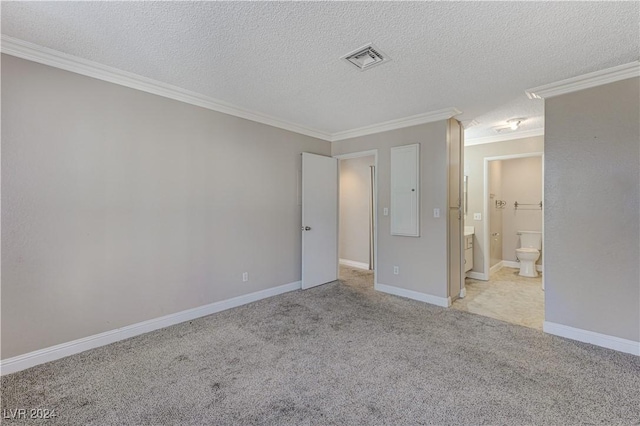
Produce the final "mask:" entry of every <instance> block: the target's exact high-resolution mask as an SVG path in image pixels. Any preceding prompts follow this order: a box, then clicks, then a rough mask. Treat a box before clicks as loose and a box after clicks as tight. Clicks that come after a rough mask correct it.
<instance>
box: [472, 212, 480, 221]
mask: <svg viewBox="0 0 640 426" xmlns="http://www.w3.org/2000/svg"><path fill="white" fill-rule="evenodd" d="M473 220H482V213H474V214H473Z"/></svg>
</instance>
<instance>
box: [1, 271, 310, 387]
mask: <svg viewBox="0 0 640 426" xmlns="http://www.w3.org/2000/svg"><path fill="white" fill-rule="evenodd" d="M301 284H302V282H301V281H296V282H292V283H289V284H284V285H281V286H278V287H273V288H268V289H266V290H261V291H256V292H255V293H249V294H244V295H242V296H238V297H234V298H231V299H227V300H222V301H220V302H215V303H210V304H208V305H204V306H199V307H197V308H192V309H187V310H185V311H181V312H176V313H175V314H169V315H165V316H162V317H159V318H154V319H151V320H147V321H143V322H139V323H137V324H132V325H128V326H126V327H122V328H118V329H115V330H111V331H106V332H104V333H100V334H94V335H93V336H88V337H83V338H81V339H77V340H73V341H71V342H66V343H61V344H59V345H55V346H51V347H48V348H44V349H39V350H37V351H33V352H29V353H26V354H23V355H18V356H15V357H13V358H7V359H3V360H1V361H0V375H5V374H11V373H15V372H16V371H20V370H24V369H26V368H29V367H33V366H35V365H39V364H44V363H45V362H50V361H55V360H56V359H60V358H64V357H67V356H69V355H74V354H77V353H80V352H84V351H86V350H89V349H93V348H97V347H100V346H104V345H108V344H110V343H114V342H117V341H119V340H124V339H128V338H130V337H134V336H138V335H140V334H144V333H148V332H150V331H154V330H158V329H160V328H165V327H169V326H171V325H175V324H179V323H181V322H185V321H190V320H193V319H196V318H200V317H204V316H207V315H211V314H214V313H216V312H221V311H225V310H227V309H231V308H235V307H238V306H242V305H246V304H247V303H251V302H255V301H258V300H260V299H266V298H267V297H272V296H277V295H278V294H282V293H287V292H289V291H293V290H299V289H300V288H301Z"/></svg>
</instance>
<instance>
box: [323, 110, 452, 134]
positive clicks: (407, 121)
mask: <svg viewBox="0 0 640 426" xmlns="http://www.w3.org/2000/svg"><path fill="white" fill-rule="evenodd" d="M458 114H461V111H460V110H459V109H457V108H453V107H452V108H445V109H441V110H438V111H432V112H427V113H424V114H417V115H412V116H409V117H404V118H398V119H396V120H390V121H385V122H383V123H379V124H372V125H370V126H364V127H359V128H357V129H352V130H346V131H344V132H337V133H334V134H333V138H332V141H333V142H336V141H341V140H344V139H350V138H356V137H358V136H366V135H371V134H374V133H381V132H387V131H389V130H396V129H402V128H404V127H410V126H417V125H418V124H425V123H432V122H434V121H440V120H448V119H450V118H451V117H453V116H456V115H458Z"/></svg>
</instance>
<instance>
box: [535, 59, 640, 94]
mask: <svg viewBox="0 0 640 426" xmlns="http://www.w3.org/2000/svg"><path fill="white" fill-rule="evenodd" d="M633 77H640V62H639V61H634V62H629V63H628V64H623V65H618V66H616V67H612V68H607V69H604V70H600V71H595V72H591V73H588V74H584V75H580V76H577V77H572V78H567V79H566V80H560V81H558V82H556V83H550V84H545V85H543V86H538V87H534V88H533V89H529V90H525V93H526V94H527V96H528V97H529V99H546V98H551V97H553V96H558V95H564V94H566V93H571V92H576V91H578V90H583V89H588V88H590V87H596V86H602V85H603V84H608V83H613V82H616V81H620V80H625V79H627V78H633Z"/></svg>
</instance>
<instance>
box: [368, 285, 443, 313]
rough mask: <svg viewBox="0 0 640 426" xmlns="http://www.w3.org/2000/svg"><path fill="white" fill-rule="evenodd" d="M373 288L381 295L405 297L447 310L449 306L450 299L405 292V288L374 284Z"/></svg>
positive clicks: (409, 291)
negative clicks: (381, 293)
mask: <svg viewBox="0 0 640 426" xmlns="http://www.w3.org/2000/svg"><path fill="white" fill-rule="evenodd" d="M374 288H375V289H376V290H378V291H381V292H383V293H388V294H393V295H394V296H401V297H406V298H407V299H413V300H418V301H420V302H426V303H430V304H432V305H436V306H442V307H444V308H448V307H449V306H451V298H450V297H440V296H434V295H431V294H426V293H420V292H417V291H413V290H407V289H406V288H400V287H394V286H391V285H386V284H380V283H379V282H376V283H375V285H374Z"/></svg>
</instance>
